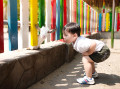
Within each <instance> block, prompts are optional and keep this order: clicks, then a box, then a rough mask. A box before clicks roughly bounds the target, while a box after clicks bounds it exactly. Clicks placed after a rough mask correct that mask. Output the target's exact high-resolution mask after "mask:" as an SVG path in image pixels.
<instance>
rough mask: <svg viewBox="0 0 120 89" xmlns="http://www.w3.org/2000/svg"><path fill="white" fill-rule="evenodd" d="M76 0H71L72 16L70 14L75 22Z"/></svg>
mask: <svg viewBox="0 0 120 89" xmlns="http://www.w3.org/2000/svg"><path fill="white" fill-rule="evenodd" d="M76 1H77V0H73V6H72V13H73V16H72V19H73V20H72V21H73V22H75V23H76V17H77V11H76V10H77V2H76Z"/></svg>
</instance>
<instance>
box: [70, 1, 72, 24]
mask: <svg viewBox="0 0 120 89" xmlns="http://www.w3.org/2000/svg"><path fill="white" fill-rule="evenodd" d="M70 22H72V0H70Z"/></svg>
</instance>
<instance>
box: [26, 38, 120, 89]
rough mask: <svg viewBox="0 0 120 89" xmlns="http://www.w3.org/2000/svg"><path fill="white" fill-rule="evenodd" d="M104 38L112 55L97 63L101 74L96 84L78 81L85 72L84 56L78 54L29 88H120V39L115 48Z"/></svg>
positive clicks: (97, 68) (116, 41)
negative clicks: (83, 83)
mask: <svg viewBox="0 0 120 89" xmlns="http://www.w3.org/2000/svg"><path fill="white" fill-rule="evenodd" d="M102 40H103V41H104V42H105V43H106V44H107V45H108V47H109V48H110V50H111V55H110V57H109V58H108V59H107V60H106V61H104V62H102V63H98V64H95V66H96V71H97V72H98V74H99V78H98V79H95V82H96V83H95V85H81V84H79V83H77V82H76V79H77V78H79V77H83V73H84V70H83V64H82V62H81V59H82V56H81V55H80V54H78V55H76V56H75V58H74V60H73V61H72V62H70V63H65V64H64V65H62V66H61V67H60V68H59V69H57V70H55V71H54V72H53V73H51V74H49V75H48V76H47V77H46V78H44V79H42V80H41V81H39V82H37V83H36V84H34V85H32V86H30V87H29V88H28V89H120V88H119V87H120V45H119V44H120V40H119V39H115V40H114V48H113V49H111V47H110V46H111V40H110V39H107V40H104V39H102Z"/></svg>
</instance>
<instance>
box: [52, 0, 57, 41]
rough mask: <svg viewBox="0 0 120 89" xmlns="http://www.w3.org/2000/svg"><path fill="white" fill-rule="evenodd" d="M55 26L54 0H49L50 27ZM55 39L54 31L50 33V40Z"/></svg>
mask: <svg viewBox="0 0 120 89" xmlns="http://www.w3.org/2000/svg"><path fill="white" fill-rule="evenodd" d="M55 27H56V0H51V29H55ZM54 40H55V32H54V33H51V41H54Z"/></svg>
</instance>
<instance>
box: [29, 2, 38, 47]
mask: <svg viewBox="0 0 120 89" xmlns="http://www.w3.org/2000/svg"><path fill="white" fill-rule="evenodd" d="M37 12H38V0H30V19H31V38H30V39H31V46H32V47H34V46H37V45H38V36H37V29H36V27H35V24H38V13H37Z"/></svg>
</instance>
